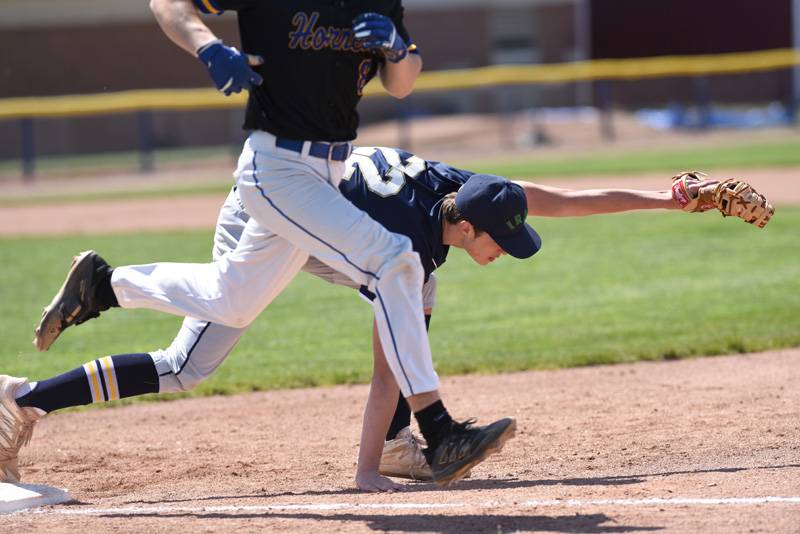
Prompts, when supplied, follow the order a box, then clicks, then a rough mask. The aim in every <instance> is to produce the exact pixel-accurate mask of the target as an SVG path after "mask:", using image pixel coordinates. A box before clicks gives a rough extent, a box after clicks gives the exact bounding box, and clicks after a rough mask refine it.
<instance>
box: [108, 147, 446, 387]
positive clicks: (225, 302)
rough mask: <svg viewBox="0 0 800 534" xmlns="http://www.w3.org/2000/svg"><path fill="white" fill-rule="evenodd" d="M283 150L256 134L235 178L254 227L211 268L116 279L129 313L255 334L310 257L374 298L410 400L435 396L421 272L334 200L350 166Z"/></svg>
mask: <svg viewBox="0 0 800 534" xmlns="http://www.w3.org/2000/svg"><path fill="white" fill-rule="evenodd" d="M305 147H306V148H304V153H302V154H298V153H295V152H292V151H290V150H285V149H281V148H277V147H276V146H275V137H274V136H272V135H270V134H268V133H266V132H255V133H253V134H252V135H251V136H250V137H249V138H248V140H247V142H246V143H245V146H244V149H243V150H242V154H241V156H240V157H239V163H238V167H237V169H236V173H235V176H236V178H237V189H238V192H239V196H240V198H241V200H242V203H243V205H244V208H245V209H246V211H247V213H248V214H249V215H250V217H251V219H250V220H249V221H248V223H247V225H246V226H245V229H244V232H243V234H242V238H241V240H240V242H239V244H238V246H237V247H236V250H234V251H233V252H232V253H230V254H226V255H224V256H222V257H221V258H219V259H217V260H216V261H214V262H212V263H207V264H179V263H154V264H147V265H136V266H126V267H119V268H116V269H114V274H113V276H112V278H111V285H112V287H113V289H114V292H115V294H116V297H117V300H118V301H119V304H120V306H122V307H123V308H149V309H155V310H160V311H164V312H167V313H172V314H175V315H181V316H187V317H192V318H194V319H197V320H200V321H208V322H210V323H216V324H219V325H223V326H228V327H234V328H243V327H245V326H247V325H248V324H250V322H252V321H253V319H255V317H256V316H257V315H258V314H259V313H260V312H261V310H263V309H264V308H265V307H266V306H267V305H268V304H269V303H270V302H271V301H272V300H273V299H274V298H275V297H276V296H277V295H278V294H280V292H281V291H282V290H283V289H284V288H285V287H286V286H287V285H288V283H289V282H290V281H291V280H292V278H294V276H295V275H296V274H297V272H298V271H299V270H300V269H301V268H302V267H303V265H304V264H305V263H306V261H307V260H308V258H309V256H314V257H315V258H317V259H318V260H320V261H321V262H323V263H324V264H326V265H328V266H329V267H331V268H333V269H334V270H336V271H339V272H342V273H344V274H346V275H347V276H348V277H350V279H352V280H353V281H354V282H355V283H357V284H358V285H365V286H367V287H368V288H369V290H370V291H371V292H373V293H374V294H375V295H376V298H375V300H374V301H373V309H374V312H375V320H376V323H377V325H378V331H379V334H380V338H381V344H382V346H383V350H384V352H385V354H386V359H387V362H388V364H389V367H390V368H391V369H392V372H393V374H394V376H395V379H396V380H397V384H398V386H399V387H400V389H401V391H402V392H403V394H404V395H405V396H410V395H414V394H419V393H424V392H429V391H433V390H436V389H438V386H439V379H438V376H437V375H436V372H435V371H434V369H433V363H432V361H431V352H430V346H429V344H428V337H427V335H426V331H425V321H424V318H423V313H422V306H423V305H422V297H421V294H422V291H421V290H422V283H423V270H422V266H421V264H420V261H419V256H418V255H417V254H416V252H414V251H413V250H412V248H411V241H410V240H409V239H408V238H407V237H405V236H401V235H398V234H393V233H391V232H389V231H388V230H386V229H385V228H384V227H383V226H382V225H380V224H379V223H377V222H375V221H374V220H373V219H371V218H370V217H369V216H368V215H367V214H366V213H364V212H362V211H361V210H359V209H357V208H356V207H355V206H353V205H352V204H351V203H350V202H349V201H347V200H346V199H345V198H344V197H343V196H342V195H341V193H340V192H339V190H338V183H339V180H340V179H341V177H342V176H343V174H344V163H343V162H333V161H328V160H324V159H321V158H316V157H313V156H309V155H307V153H305V151H306V150H307V147H308V143H306V145H305Z"/></svg>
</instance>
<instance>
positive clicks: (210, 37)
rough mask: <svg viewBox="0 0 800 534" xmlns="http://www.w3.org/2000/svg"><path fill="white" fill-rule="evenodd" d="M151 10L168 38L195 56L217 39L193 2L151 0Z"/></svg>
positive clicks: (186, 0) (184, 0)
mask: <svg viewBox="0 0 800 534" xmlns="http://www.w3.org/2000/svg"><path fill="white" fill-rule="evenodd" d="M150 10H151V11H152V12H153V15H155V17H156V20H157V21H158V25H159V26H161V29H162V30H163V31H164V33H165V34H166V35H167V37H169V38H170V39H171V40H172V42H174V43H175V44H177V45H178V46H180V47H181V48H183V49H184V50H186V51H187V52H189V53H190V54H191V55H193V56H196V55H197V50H198V49H199V48H200V47H202V46H203V45H205V44H207V43H209V42H211V41H214V40H216V39H217V37H216V36H215V35H214V34H213V33H212V31H211V30H210V29H209V28H208V26H206V25H205V23H204V22H203V21H202V20H201V19H200V15H199V14H198V13H197V10H196V9H195V7H194V4H192V2H191V0H150Z"/></svg>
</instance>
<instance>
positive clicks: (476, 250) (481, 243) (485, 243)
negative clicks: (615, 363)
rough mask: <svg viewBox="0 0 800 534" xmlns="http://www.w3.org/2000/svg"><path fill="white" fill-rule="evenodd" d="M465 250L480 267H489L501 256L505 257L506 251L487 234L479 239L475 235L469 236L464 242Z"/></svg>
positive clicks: (483, 234) (481, 235) (484, 233)
mask: <svg viewBox="0 0 800 534" xmlns="http://www.w3.org/2000/svg"><path fill="white" fill-rule="evenodd" d="M464 250H466V251H467V254H469V255H470V257H471V258H472V259H473V260H475V262H476V263H477V264H478V265H489V264H490V263H492V262H493V261H494V260H496V259H497V258H499V257H500V256H503V255H505V251H504V250H503V249H502V248H500V245H498V244H497V243H495V241H494V239H492V237H491V236H490V235H489V234H488V233H486V232H483V233H482V234H480V235H479V236H477V237H475V235H474V233H473V234H472V236H471V237H469V236H468V237H467V238H466V239H465V240H464Z"/></svg>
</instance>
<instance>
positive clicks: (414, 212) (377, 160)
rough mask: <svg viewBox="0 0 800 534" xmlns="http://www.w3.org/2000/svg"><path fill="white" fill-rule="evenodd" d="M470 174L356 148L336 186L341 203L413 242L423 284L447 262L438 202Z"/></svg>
mask: <svg viewBox="0 0 800 534" xmlns="http://www.w3.org/2000/svg"><path fill="white" fill-rule="evenodd" d="M472 175H473V173H472V172H469V171H464V170H461V169H456V168H454V167H450V166H448V165H445V164H443V163H439V162H435V161H425V160H423V159H422V158H419V157H417V156H415V155H413V154H410V153H408V152H404V151H402V150H397V149H394V148H383V147H361V148H357V149H356V150H355V151H354V152H353V155H352V156H350V158H349V159H348V160H347V171H346V172H345V175H344V178H343V179H342V182H341V183H340V185H339V189H340V190H341V191H342V193H343V194H344V196H345V197H347V199H348V200H350V202H352V203H353V204H355V205H356V206H357V207H358V208H360V209H361V210H363V211H365V212H367V213H368V214H369V215H370V217H372V218H373V219H375V220H376V221H378V222H379V223H381V224H382V225H383V226H385V227H386V228H387V229H388V230H390V231H392V232H395V233H398V234H403V235H405V236H408V237H409V238H410V239H411V243H412V245H413V247H414V250H415V251H416V252H417V253H418V254H419V256H420V260H421V261H422V267H423V268H424V269H425V280H427V279H428V277H429V276H430V274H431V273H432V272H433V271H434V270H436V268H437V267H439V266H441V265H442V263H444V261H445V259H447V252H448V250H449V248H450V247H449V246H447V245H445V244H444V243H442V231H443V225H442V223H443V217H442V210H441V208H442V199H444V197H445V196H446V195H447V194H448V193H452V192H455V191H458V189H459V188H460V187H461V185H462V184H463V183H464V182H466V181H467V180H468V179H469V177H470V176H472Z"/></svg>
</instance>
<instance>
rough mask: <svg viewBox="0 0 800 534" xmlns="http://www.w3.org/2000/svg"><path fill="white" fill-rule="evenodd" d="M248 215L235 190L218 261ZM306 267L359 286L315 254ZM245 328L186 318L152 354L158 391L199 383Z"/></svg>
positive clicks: (428, 297) (428, 295)
mask: <svg viewBox="0 0 800 534" xmlns="http://www.w3.org/2000/svg"><path fill="white" fill-rule="evenodd" d="M249 218H250V217H249V216H248V214H247V213H246V212H245V211H244V207H243V206H242V204H241V201H240V200H239V197H238V195H237V192H236V190H235V189H234V190H232V191H231V192H230V194H229V195H228V198H227V199H226V200H225V204H224V205H223V206H222V209H221V210H220V213H219V218H218V219H217V228H216V232H215V234H214V248H213V251H212V255H213V258H214V259H215V260H216V259H218V258H220V257H222V256H223V255H225V254H228V253H229V252H231V251H233V250H234V249H235V248H236V245H237V244H238V243H239V239H240V238H241V236H242V231H243V230H244V228H245V225H246V224H247V221H248V220H249ZM303 270H304V271H306V272H308V273H311V274H313V275H314V276H317V277H319V278H321V279H323V280H325V281H326V282H330V283H332V284H338V285H343V286H347V287H351V288H354V289H358V288H359V286H358V285H357V284H356V283H355V282H353V280H351V279H350V278H349V277H348V276H346V275H344V274H342V273H340V272H338V271H336V270H334V269H332V268H331V267H329V266H327V265H325V264H324V263H322V262H321V261H319V260H317V259H316V258H313V257H311V258H309V259H308V261H307V262H306V264H305V265H304V266H303ZM435 300H436V278H435V277H434V276H433V275H431V276H430V278H429V279H428V281H427V282H426V283H425V285H424V286H423V288H422V301H423V306H424V307H425V308H426V309H429V308H433V307H434V305H435ZM246 330H247V327H244V328H233V327H229V326H223V325H220V324H214V323H210V322H208V321H199V320H197V319H193V318H191V317H187V318H186V319H184V320H183V325H182V326H181V329H180V331H179V332H178V335H177V336H176V337H175V339H174V340H173V342H172V344H171V345H170V346H169V348H167V349H163V350H157V351H154V352H151V353H150V355H151V357H152V358H153V361H154V362H155V365H156V369H157V370H158V375H159V391H160V392H162V393H166V392H178V391H188V390H190V389H192V388H193V387H195V386H197V385H198V384H199V383H200V382H202V381H203V380H204V379H206V378H207V377H209V376H211V374H212V373H213V372H214V371H215V370H216V369H217V367H219V366H220V365H221V364H222V362H223V361H224V360H225V358H226V357H227V356H228V354H230V353H231V351H232V350H233V347H234V346H236V343H238V341H239V339H240V338H241V337H242V335H243V334H244V333H245V331H246Z"/></svg>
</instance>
